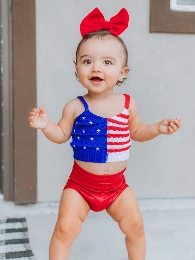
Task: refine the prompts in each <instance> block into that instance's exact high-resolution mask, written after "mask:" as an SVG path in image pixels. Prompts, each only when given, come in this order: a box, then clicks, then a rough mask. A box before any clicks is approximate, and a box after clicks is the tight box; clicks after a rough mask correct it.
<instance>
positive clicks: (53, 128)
mask: <svg viewBox="0 0 195 260" xmlns="http://www.w3.org/2000/svg"><path fill="white" fill-rule="evenodd" d="M72 103H73V102H71V101H70V102H69V103H68V104H67V105H66V106H65V107H64V109H63V113H62V118H61V119H60V121H59V122H58V124H54V123H53V122H52V121H51V120H50V119H49V117H48V115H47V112H46V111H45V109H44V108H39V109H37V108H33V109H32V111H31V112H30V114H29V118H28V121H29V125H30V126H31V127H34V128H37V129H41V130H42V132H43V134H44V135H45V136H46V137H47V138H48V139H49V140H50V141H52V142H54V143H58V144H61V143H64V142H66V141H67V140H68V139H69V138H70V135H71V130H72V126H73V122H74V106H73V105H72Z"/></svg>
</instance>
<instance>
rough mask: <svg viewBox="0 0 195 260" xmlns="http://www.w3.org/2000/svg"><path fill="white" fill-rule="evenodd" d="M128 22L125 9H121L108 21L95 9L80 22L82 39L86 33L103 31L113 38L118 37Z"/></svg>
mask: <svg viewBox="0 0 195 260" xmlns="http://www.w3.org/2000/svg"><path fill="white" fill-rule="evenodd" d="M128 22H129V14H128V12H127V10H126V9H125V8H122V9H121V10H120V11H119V13H118V14H116V15H115V16H113V17H111V19H110V21H106V20H105V18H104V16H103V14H102V13H101V12H100V10H99V9H98V8H97V7H96V8H95V9H94V10H93V11H92V12H91V13H89V14H88V15H87V16H86V17H85V18H84V19H83V20H82V22H81V24H80V32H81V35H82V36H83V37H84V36H85V35H86V34H88V33H91V32H94V31H98V30H104V29H105V30H108V31H110V32H111V33H112V34H113V35H114V36H118V35H119V34H121V33H122V32H123V31H124V30H125V29H126V28H127V27H128Z"/></svg>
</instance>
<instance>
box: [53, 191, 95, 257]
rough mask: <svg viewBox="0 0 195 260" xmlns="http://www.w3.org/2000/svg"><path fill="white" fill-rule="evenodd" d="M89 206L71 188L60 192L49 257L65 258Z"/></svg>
mask: <svg viewBox="0 0 195 260" xmlns="http://www.w3.org/2000/svg"><path fill="white" fill-rule="evenodd" d="M89 210H90V207H89V205H88V203H87V202H86V201H85V200H84V199H83V198H82V197H81V195H80V194H79V193H78V192H77V191H75V190H73V189H65V190H64V191H63V193H62V197H61V201H60V208H59V214H58V220H57V223H56V226H55V229H54V233H53V236H52V239H51V242H50V248H49V259H50V260H67V259H68V256H69V253H70V248H71V245H72V243H73V242H74V240H75V238H76V237H77V236H78V235H79V233H80V231H81V228H82V223H83V222H84V220H85V218H86V216H87V214H88V212H89Z"/></svg>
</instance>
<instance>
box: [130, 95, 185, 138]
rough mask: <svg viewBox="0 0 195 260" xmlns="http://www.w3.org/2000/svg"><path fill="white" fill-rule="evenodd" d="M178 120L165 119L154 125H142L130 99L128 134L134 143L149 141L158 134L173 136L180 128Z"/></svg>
mask: <svg viewBox="0 0 195 260" xmlns="http://www.w3.org/2000/svg"><path fill="white" fill-rule="evenodd" d="M180 126H181V124H180V119H179V118H176V119H175V120H173V119H169V118H165V119H163V120H162V121H160V122H157V123H154V124H142V122H141V120H140V118H139V116H138V110H137V105H136V103H135V101H134V100H133V99H132V98H131V107H130V132H131V138H132V139H133V140H135V141H139V142H144V141H149V140H151V139H153V138H155V137H157V136H158V135H160V134H166V135H169V134H173V133H174V132H176V131H177V129H178V128H180Z"/></svg>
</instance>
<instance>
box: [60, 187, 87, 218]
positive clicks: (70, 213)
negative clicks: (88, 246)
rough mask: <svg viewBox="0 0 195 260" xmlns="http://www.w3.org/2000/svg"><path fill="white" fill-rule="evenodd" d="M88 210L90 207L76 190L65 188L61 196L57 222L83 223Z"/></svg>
mask: <svg viewBox="0 0 195 260" xmlns="http://www.w3.org/2000/svg"><path fill="white" fill-rule="evenodd" d="M89 210H90V207H89V205H88V203H87V202H86V201H85V200H84V199H83V198H82V196H81V195H80V194H79V193H78V192H77V191H76V190H73V189H70V188H67V189H65V190H64V191H63V193H62V196H61V200H60V207H59V213H58V222H66V223H67V222H69V221H70V222H73V221H75V220H80V221H81V222H84V220H85V218H86V216H87V214H88V213H89Z"/></svg>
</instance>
